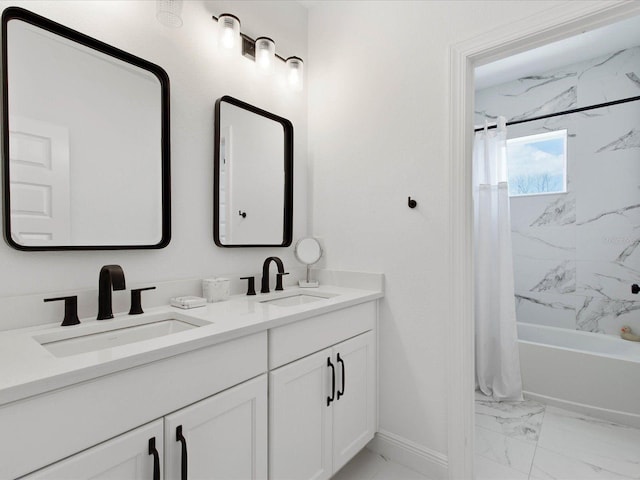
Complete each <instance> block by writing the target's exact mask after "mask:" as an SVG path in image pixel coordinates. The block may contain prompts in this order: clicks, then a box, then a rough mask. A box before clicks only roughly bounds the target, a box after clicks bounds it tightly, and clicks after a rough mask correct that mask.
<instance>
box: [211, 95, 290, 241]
mask: <svg viewBox="0 0 640 480" xmlns="http://www.w3.org/2000/svg"><path fill="white" fill-rule="evenodd" d="M214 141H215V153H214V194H213V197H214V198H213V212H214V214H213V238H214V241H215V243H216V245H217V246H219V247H288V246H289V245H291V241H292V237H293V124H292V123H291V122H290V121H289V120H287V119H286V118H282V117H279V116H277V115H274V114H273V113H270V112H267V111H265V110H262V109H260V108H257V107H254V106H253V105H249V104H248V103H245V102H243V101H241V100H238V99H236V98H233V97H229V96H224V97H222V98H219V99H218V100H217V101H216V107H215V135H214Z"/></svg>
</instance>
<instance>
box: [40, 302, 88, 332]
mask: <svg viewBox="0 0 640 480" xmlns="http://www.w3.org/2000/svg"><path fill="white" fill-rule="evenodd" d="M59 300H64V320H62V323H61V324H60V326H62V327H68V326H69V325H78V324H79V323H80V320H79V319H78V296H77V295H71V296H68V297H56V298H45V299H44V301H45V302H57V301H59Z"/></svg>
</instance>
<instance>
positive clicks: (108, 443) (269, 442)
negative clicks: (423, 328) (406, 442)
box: [0, 7, 383, 480]
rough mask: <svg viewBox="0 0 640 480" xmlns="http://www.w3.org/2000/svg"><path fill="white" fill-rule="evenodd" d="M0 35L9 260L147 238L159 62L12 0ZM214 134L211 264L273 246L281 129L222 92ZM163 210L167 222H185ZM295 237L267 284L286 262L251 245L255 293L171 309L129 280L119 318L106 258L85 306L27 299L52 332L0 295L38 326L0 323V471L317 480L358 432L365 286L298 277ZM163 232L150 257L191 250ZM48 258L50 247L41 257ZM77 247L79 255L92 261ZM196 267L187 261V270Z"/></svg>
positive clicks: (281, 204) (285, 195) (344, 455)
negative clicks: (257, 274) (257, 272)
mask: <svg viewBox="0 0 640 480" xmlns="http://www.w3.org/2000/svg"><path fill="white" fill-rule="evenodd" d="M96 21H101V17H96ZM2 34H3V40H4V41H3V44H2V53H3V55H2V56H3V68H2V70H3V72H2V75H3V83H4V85H5V87H6V92H5V102H4V104H3V109H2V115H3V122H2V123H3V127H2V128H3V165H2V166H3V178H4V179H5V182H4V188H3V190H4V198H3V212H4V220H5V221H4V236H5V240H6V242H7V244H8V246H9V247H11V248H13V249H15V250H20V251H21V253H20V255H25V256H26V255H38V253H35V254H34V252H40V251H46V252H49V253H45V254H43V255H46V256H47V258H48V259H51V262H50V263H47V265H54V268H57V269H59V271H60V272H65V270H64V268H65V267H66V264H65V263H64V261H65V259H67V260H68V259H70V258H72V256H73V255H74V252H75V251H78V250H89V251H93V250H141V249H162V248H164V247H166V246H167V245H168V244H169V242H170V241H171V233H172V232H171V218H172V213H171V208H172V205H171V194H172V193H171V181H170V180H171V176H170V167H171V165H170V154H171V146H170V143H169V142H170V138H171V137H172V132H171V131H170V128H169V123H170V122H169V120H170V115H169V104H170V98H169V76H168V74H167V73H166V72H165V71H164V69H163V68H161V67H160V66H158V65H155V64H152V63H150V62H148V61H146V60H144V59H142V58H139V57H137V56H135V55H132V54H129V53H127V52H124V51H122V50H119V49H118V48H115V47H113V46H111V45H108V44H106V43H103V42H102V41H99V40H97V39H94V38H92V37H89V36H87V35H85V34H82V33H80V32H77V31H75V30H72V29H70V28H68V27H65V26H63V25H61V24H58V23H56V22H54V21H52V20H49V19H47V18H44V17H41V16H39V15H37V14H35V13H33V12H29V11H27V10H24V9H21V8H18V7H8V8H6V9H5V10H4V11H3V14H2ZM120 37H122V38H126V35H121V36H120ZM52 58H55V59H56V62H55V64H56V68H55V69H53V68H49V67H48V65H49V64H51V59H52ZM221 71H222V70H221ZM27 87H28V88H27ZM212 107H213V105H212ZM114 139H116V140H115V141H114ZM214 142H215V149H214V150H215V156H214V159H213V160H214V166H213V173H214V178H213V185H212V190H213V194H214V198H213V199H212V200H213V213H214V215H213V225H212V227H213V228H212V231H213V243H212V244H211V247H212V248H217V247H220V248H222V250H217V252H218V253H219V257H218V258H223V259H225V260H226V261H227V262H228V261H229V258H234V259H237V258H239V256H238V255H236V256H235V257H229V256H228V257H227V258H225V255H226V253H223V252H228V250H227V249H229V248H238V247H245V248H252V247H263V248H264V247H269V248H270V250H269V252H268V254H270V255H271V254H273V249H274V248H277V247H281V248H286V247H289V246H290V245H291V244H292V241H293V235H294V228H293V199H294V197H293V166H294V154H293V145H294V141H293V124H292V122H290V121H289V120H287V119H285V118H283V117H280V116H278V115H275V114H272V113H270V112H268V111H265V110H262V109H260V108H258V107H254V106H252V105H250V104H248V103H245V102H243V101H240V100H237V99H235V98H232V97H229V96H222V97H220V98H219V99H218V101H217V102H216V103H215V131H214ZM42 145H48V147H47V148H44V147H42ZM198 160H199V161H201V162H202V164H203V165H204V162H205V160H206V161H207V162H208V161H209V160H208V159H198ZM203 171H204V170H203ZM43 172H44V174H43ZM123 172H126V174H125V173H123ZM202 201H203V199H202V198H198V202H202ZM181 206H182V208H183V211H180V212H177V213H178V215H193V212H192V209H191V206H189V205H181ZM193 221H194V222H202V219H201V218H193ZM298 233H299V232H298ZM183 237H184V236H183ZM303 240H304V239H303ZM303 240H299V241H298V245H297V247H296V255H297V258H298V260H300V261H301V262H302V263H304V264H306V265H307V277H306V281H304V280H300V283H299V284H300V286H301V287H306V288H291V287H289V288H287V289H285V290H283V291H276V292H273V293H267V292H268V291H269V285H268V283H269V265H270V263H271V261H273V262H275V263H276V265H277V266H278V273H277V274H276V275H277V282H278V283H277V285H278V287H281V285H282V281H283V280H282V277H283V276H284V275H287V272H284V269H283V267H282V262H281V261H280V260H279V259H278V258H277V257H268V258H267V261H265V266H264V267H263V278H262V289H261V291H262V293H260V294H257V295H235V296H232V297H231V298H229V299H228V300H226V301H221V302H217V303H209V304H206V305H205V306H202V307H199V308H192V309H188V310H184V309H180V308H176V307H173V306H170V305H166V304H165V305H162V304H161V303H162V302H156V303H155V305H156V306H155V307H153V308H148V307H146V306H145V308H144V312H142V307H141V303H140V298H141V296H140V292H141V291H142V290H148V289H149V288H154V287H146V288H139V289H135V290H132V291H131V298H132V305H131V311H130V314H126V313H117V312H116V314H115V315H113V312H112V305H111V294H112V289H113V290H124V289H125V285H124V274H123V273H122V270H121V269H120V270H118V269H119V268H120V267H118V268H115V267H117V266H116V265H109V266H105V268H103V271H101V275H100V281H99V294H98V304H99V305H96V311H97V312H98V315H97V319H96V316H95V314H94V316H93V317H92V318H78V315H77V307H78V298H77V296H71V297H61V296H57V297H55V298H42V296H41V295H33V297H34V298H35V297H37V302H38V303H40V306H42V305H41V302H42V300H43V299H44V300H45V301H57V300H60V301H64V302H65V318H64V321H62V325H61V324H60V322H58V323H55V324H54V323H46V322H50V321H51V319H49V318H44V317H42V318H41V317H40V316H39V315H30V314H27V313H25V311H24V310H20V309H18V308H14V305H15V303H12V302H13V301H14V300H15V299H14V300H12V299H11V298H1V297H0V314H1V315H3V317H2V319H1V320H3V321H6V322H7V324H8V325H12V326H16V325H25V324H26V325H38V326H30V327H28V328H19V329H15V330H6V331H4V332H0V425H1V426H2V435H0V480H5V479H16V478H25V479H26V478H28V479H46V480H51V479H65V480H68V479H87V478H92V479H107V478H109V479H118V480H127V479H149V480H160V479H162V478H164V479H172V480H173V479H180V480H186V479H207V480H214V479H218V480H230V479H237V480H248V479H267V478H269V479H271V480H305V479H315V480H323V479H328V478H330V477H331V476H332V475H333V474H334V473H335V472H337V471H338V470H339V469H340V468H341V467H342V466H343V465H344V464H345V463H346V462H347V461H349V459H351V458H352V457H353V456H354V455H355V454H356V453H357V452H358V451H359V450H360V449H362V448H363V447H364V445H366V444H367V442H368V441H369V440H371V439H372V438H373V435H374V433H375V431H376V429H377V425H376V422H377V420H376V419H377V414H376V409H377V407H376V398H377V395H376V388H377V387H376V378H377V375H376V361H377V360H376V345H377V340H376V339H377V333H376V322H377V308H378V306H377V299H379V298H381V297H382V295H383V293H382V283H383V282H382V275H377V274H345V273H344V272H343V273H341V274H338V273H336V272H333V273H325V274H324V277H322V275H320V276H321V277H322V278H321V279H320V286H319V287H318V282H317V280H318V279H317V278H316V279H313V280H312V279H311V278H310V273H309V265H311V264H314V263H315V262H316V261H317V260H318V259H319V258H320V255H321V253H322V252H321V248H320V245H319V243H317V244H316V243H315V242H311V245H309V244H308V243H307V244H306V248H302V247H303V246H305V242H304V241H303ZM182 241H183V243H182V244H181V245H180V249H173V250H172V251H170V252H168V251H167V252H159V253H158V255H156V256H154V257H152V258H153V259H154V260H153V261H154V262H161V261H162V260H166V259H169V260H170V261H169V262H168V263H167V264H169V265H171V264H174V265H175V264H176V263H177V262H178V261H180V260H181V259H182V260H184V259H186V260H188V261H189V262H192V263H193V259H195V258H200V256H199V255H198V254H199V253H202V252H194V253H193V255H191V256H185V255H184V253H183V251H184V250H186V249H189V248H191V247H192V246H193V245H201V243H194V244H190V243H185V242H187V241H188V240H186V239H185V238H183V239H182ZM214 243H215V247H214V245H213V244H214ZM298 247H300V248H298ZM309 247H310V248H309ZM178 250H180V252H178ZM303 250H307V251H306V252H302V251H303ZM60 251H64V253H63V254H62V255H63V256H61V257H59V258H55V259H54V257H53V255H54V254H53V253H51V252H60ZM301 252H302V253H301ZM12 253H15V252H12ZM206 253H207V255H208V254H209V253H210V252H206ZM170 255H173V256H174V257H172V258H168V257H169V256H170ZM181 255H182V256H181ZM207 255H202V257H203V258H205V257H206V258H209V259H210V258H211V257H210V256H207ZM114 256H115V255H114ZM79 258H82V259H83V260H82V261H86V263H87V265H90V264H91V265H92V264H94V263H95V262H96V261H97V259H98V258H102V257H98V256H95V257H92V256H90V254H87V255H86V256H82V257H79ZM150 258H151V257H147V259H150ZM212 263H215V262H212ZM32 264H33V262H32V263H30V264H29V265H32ZM43 265H44V263H43ZM141 265H143V267H140V268H144V265H149V264H146V263H144V262H142V263H141ZM243 265H244V264H241V265H239V266H238V267H237V268H238V269H244V268H246V265H245V266H243ZM215 266H216V265H213V267H215ZM107 267H108V268H107ZM153 268H156V264H154V265H153ZM205 268H208V267H205V266H204V264H199V265H195V264H193V265H192V264H190V265H189V266H188V269H189V270H188V271H189V272H191V274H193V275H192V276H193V277H197V276H199V275H201V274H202V270H203V269H205ZM65 273H66V272H65ZM138 274H139V275H140V276H142V277H144V276H145V275H144V274H142V272H140V271H138ZM25 275H29V272H28V271H27V272H25ZM367 275H369V277H367ZM29 278H31V277H29ZM367 278H368V279H367ZM34 279H37V275H35V276H34ZM363 279H364V280H363ZM74 280H75V284H78V282H79V280H78V279H74ZM236 280H237V279H236ZM248 280H249V283H248V287H249V290H248V291H249V292H251V293H252V291H253V287H254V284H253V280H254V279H253V278H252V277H248ZM331 280H335V281H331ZM7 281H9V280H8V279H7ZM176 282H181V280H176ZM185 282H187V283H188V282H190V280H189V281H187V280H185ZM168 283H169V282H168ZM265 287H266V288H265ZM33 288H34V290H35V291H38V286H37V283H34V284H33ZM60 288H61V289H64V288H65V285H64V284H63V285H61V286H60ZM164 288H165V293H166V289H167V288H168V287H166V286H165V287H164ZM174 290H178V289H174ZM187 290H188V291H189V293H197V292H195V289H194V288H191V289H187ZM88 292H90V293H87V292H85V298H92V299H93V298H95V291H94V290H91V291H88ZM182 293H183V291H172V292H171V295H175V294H182ZM156 294H157V293H156ZM119 295H122V294H119ZM157 295H159V294H157ZM163 295H164V294H163ZM158 298H163V302H164V303H168V297H166V298H165V297H158ZM134 299H135V302H134ZM20 301H23V299H21V300H20ZM34 301H36V300H35V299H34ZM22 304H23V305H27V304H25V303H22ZM158 305H160V306H158ZM28 306H31V305H30V304H29V305H28ZM86 306H87V305H86V302H85V303H84V308H85V311H84V312H85V313H83V315H85V316H86V312H87V310H86ZM60 307H61V306H60V305H58V306H57V307H54V306H51V309H54V308H60ZM118 310H120V311H122V308H118ZM56 311H57V310H56ZM61 320H62V318H61ZM23 321H24V322H28V323H22V322H23ZM5 328H11V327H6V326H5Z"/></svg>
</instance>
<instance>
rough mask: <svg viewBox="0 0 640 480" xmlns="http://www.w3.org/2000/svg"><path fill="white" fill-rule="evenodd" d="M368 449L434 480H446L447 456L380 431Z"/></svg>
mask: <svg viewBox="0 0 640 480" xmlns="http://www.w3.org/2000/svg"><path fill="white" fill-rule="evenodd" d="M367 448H368V449H369V450H371V451H373V452H376V453H378V454H380V455H382V456H383V457H385V458H388V459H389V460H393V461H394V462H397V463H399V464H401V465H405V466H406V467H408V468H410V469H412V470H415V471H416V472H419V473H421V474H423V475H425V476H427V477H429V478H430V479H432V480H440V479H443V480H444V479H446V478H447V477H448V470H449V466H448V465H449V464H448V461H447V456H446V455H444V454H442V453H440V452H436V451H434V450H431V449H429V448H426V447H423V446H422V445H418V444H417V443H415V442H412V441H411V440H407V439H406V438H403V437H400V436H398V435H395V434H393V433H390V432H385V431H380V432H378V433H376V436H375V437H374V438H373V440H371V441H370V442H369V444H368V445H367Z"/></svg>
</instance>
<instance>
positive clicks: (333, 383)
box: [327, 357, 336, 407]
mask: <svg viewBox="0 0 640 480" xmlns="http://www.w3.org/2000/svg"><path fill="white" fill-rule="evenodd" d="M327 366H328V367H331V396H330V397H327V407H328V406H329V405H331V402H333V400H334V399H335V397H336V367H334V366H333V363H331V357H327Z"/></svg>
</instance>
